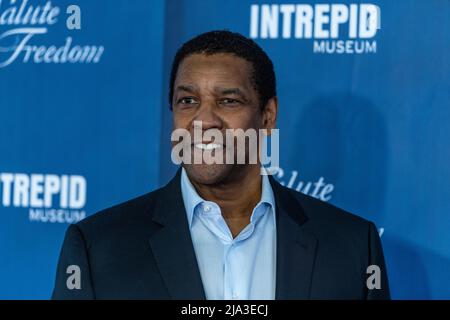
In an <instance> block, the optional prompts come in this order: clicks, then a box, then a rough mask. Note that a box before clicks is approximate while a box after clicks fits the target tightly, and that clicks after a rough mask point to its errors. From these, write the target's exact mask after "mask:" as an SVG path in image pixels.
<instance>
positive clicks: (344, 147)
mask: <svg viewBox="0 0 450 320" xmlns="http://www.w3.org/2000/svg"><path fill="white" fill-rule="evenodd" d="M213 29H229V30H232V31H236V32H240V33H242V34H244V35H246V36H248V37H251V38H253V39H254V40H255V41H257V42H258V43H259V44H260V45H261V46H262V47H263V48H264V50H266V52H267V53H268V54H269V56H270V57H271V58H272V60H273V61H274V64H275V69H276V73H277V79H278V93H279V101H280V114H279V120H278V127H279V128H280V140H281V145H280V150H281V156H280V167H281V169H280V170H279V171H278V173H277V176H276V178H277V179H278V180H279V181H280V182H282V183H284V184H285V185H287V186H289V187H290V188H293V189H296V190H299V191H301V192H304V193H306V194H309V195H312V196H315V197H318V198H320V199H321V200H323V201H328V202H330V203H332V204H334V205H337V206H339V207H342V208H344V209H346V210H347V211H350V212H353V213H355V214H358V215H361V216H363V217H365V218H368V219H370V220H372V221H374V222H375V223H376V224H377V227H378V228H379V233H380V235H381V239H382V242H383V246H384V250H385V255H386V260H387V267H388V271H389V279H390V283H391V291H392V296H393V298H396V299H417V298H420V299H442V298H446V299H450V272H449V270H450V66H449V57H450V2H449V1H448V0H395V1H394V0H367V1H366V2H362V1H357V0H351V1H343V0H336V1H304V0H302V1H286V2H284V1H257V0H253V1H249V0H233V1H231V0H230V1H224V0H208V1H206V0H171V1H162V0H133V1H129V0H114V1H107V0H95V1H92V0H53V1H47V0H0V299H47V298H49V297H50V294H51V291H52V287H53V282H54V276H55V270H56V262H57V258H58V254H59V250H60V248H61V244H62V240H63V237H64V232H65V230H66V228H67V226H68V224H70V223H75V222H77V221H79V220H80V219H83V218H84V217H86V216H88V215H90V214H93V213H95V212H96V211H98V210H100V209H103V208H106V207H109V206H112V205H114V204H117V203H120V202H123V201H125V200H127V199H130V198H133V197H135V196H138V195H141V194H143V193H146V192H148V191H151V190H153V189H155V188H157V187H159V186H161V185H162V184H164V183H166V182H167V181H168V180H169V179H170V178H171V176H172V175H173V173H174V171H175V169H176V167H175V166H174V165H172V164H171V161H170V143H169V139H170V128H171V112H170V110H169V108H168V103H167V98H166V96H167V92H168V81H169V79H168V77H169V74H168V73H169V70H170V64H171V61H172V58H173V55H174V53H175V51H176V49H177V48H178V47H179V46H180V45H181V44H182V43H183V42H184V41H186V40H187V39H189V38H191V37H193V36H195V35H197V34H199V33H201V32H205V31H209V30H213Z"/></svg>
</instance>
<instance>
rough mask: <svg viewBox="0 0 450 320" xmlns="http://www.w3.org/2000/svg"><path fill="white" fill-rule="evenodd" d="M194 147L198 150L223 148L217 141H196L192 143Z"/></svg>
mask: <svg viewBox="0 0 450 320" xmlns="http://www.w3.org/2000/svg"><path fill="white" fill-rule="evenodd" d="M194 147H195V148H197V149H200V150H217V149H221V148H223V145H221V144H218V143H213V142H211V143H196V144H195V145H194Z"/></svg>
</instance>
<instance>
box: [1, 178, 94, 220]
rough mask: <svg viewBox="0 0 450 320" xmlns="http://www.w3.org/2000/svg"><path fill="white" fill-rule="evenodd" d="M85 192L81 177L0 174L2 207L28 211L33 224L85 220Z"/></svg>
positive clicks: (83, 180)
mask: <svg viewBox="0 0 450 320" xmlns="http://www.w3.org/2000/svg"><path fill="white" fill-rule="evenodd" d="M86 190H87V183H86V179H85V178H84V177H83V176H79V175H61V176H58V175H54V174H31V175H29V174H24V173H0V196H1V198H0V207H5V208H7V207H14V208H24V209H28V218H29V220H30V221H36V222H50V223H76V222H78V221H80V220H81V219H83V218H85V217H86V212H85V211H84V207H85V205H86Z"/></svg>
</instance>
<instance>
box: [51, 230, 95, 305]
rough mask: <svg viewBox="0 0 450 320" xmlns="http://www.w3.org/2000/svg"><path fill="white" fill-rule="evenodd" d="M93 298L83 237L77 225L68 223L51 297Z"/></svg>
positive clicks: (58, 298) (65, 298)
mask: <svg viewBox="0 0 450 320" xmlns="http://www.w3.org/2000/svg"><path fill="white" fill-rule="evenodd" d="M94 298H95V295H94V290H93V287H92V282H91V274H90V267H89V257H88V252H87V248H86V243H85V239H84V237H83V234H82V233H81V231H80V229H79V227H77V226H76V225H70V226H69V228H68V229H67V231H66V235H65V238H64V243H63V246H62V249H61V253H60V256H59V261H58V267H57V270H56V280H55V287H54V289H53V294H52V299H54V300H70V299H94Z"/></svg>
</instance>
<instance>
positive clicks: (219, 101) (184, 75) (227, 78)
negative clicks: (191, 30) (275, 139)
mask: <svg viewBox="0 0 450 320" xmlns="http://www.w3.org/2000/svg"><path fill="white" fill-rule="evenodd" d="M251 73H252V69H251V64H250V63H249V62H247V61H246V60H244V59H242V58H240V57H237V56H235V55H232V54H213V55H203V54H192V55H190V56H187V57H186V58H185V59H184V60H183V61H182V63H181V64H180V66H179V68H178V72H177V75H176V79H175V83H174V95H173V97H172V107H173V129H186V130H188V131H189V132H190V133H191V137H194V134H193V132H194V121H195V122H196V123H197V124H198V122H197V121H201V124H202V130H203V131H206V130H208V129H217V130H220V132H221V133H222V136H223V144H224V145H223V146H220V147H218V148H217V149H214V151H213V152H223V153H225V150H226V149H227V147H229V146H227V145H226V138H225V131H226V130H227V129H243V130H247V129H249V128H253V129H256V130H258V129H262V128H267V129H270V128H273V126H274V119H273V121H268V120H267V118H268V117H267V115H266V112H265V111H261V108H260V103H259V99H258V94H257V92H256V90H255V89H254V88H253V86H252V83H251V79H250V76H251ZM272 109H273V108H272ZM269 118H270V117H269ZM272 122H273V123H272ZM211 142H213V141H211V140H209V141H205V140H204V139H203V141H193V144H192V153H193V154H195V153H200V154H203V153H204V152H205V150H204V147H205V145H206V144H208V143H211ZM199 143H200V147H198V146H199ZM202 143H203V148H202V146H201V144H202ZM174 144H175V143H174ZM183 166H184V168H185V169H186V171H187V173H188V175H189V177H190V179H191V180H193V181H194V182H197V183H201V184H207V185H211V184H220V183H222V182H225V181H227V180H228V179H230V178H231V176H232V175H236V174H238V173H239V171H241V170H245V167H246V165H242V164H240V165H238V164H225V155H224V164H206V163H204V162H202V163H201V164H184V165H183ZM238 175H239V174H238Z"/></svg>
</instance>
